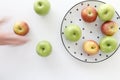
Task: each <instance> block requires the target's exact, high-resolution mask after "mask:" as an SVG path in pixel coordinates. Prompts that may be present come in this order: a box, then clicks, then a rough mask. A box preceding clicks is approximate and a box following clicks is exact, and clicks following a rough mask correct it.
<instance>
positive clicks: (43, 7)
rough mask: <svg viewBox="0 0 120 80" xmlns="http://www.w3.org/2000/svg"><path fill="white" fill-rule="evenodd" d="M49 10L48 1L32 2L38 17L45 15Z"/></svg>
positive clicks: (37, 0)
mask: <svg viewBox="0 0 120 80" xmlns="http://www.w3.org/2000/svg"><path fill="white" fill-rule="evenodd" d="M49 10H50V2H49V1H48V0H36V1H35V2H34V11H35V12H36V13H37V14H39V15H42V16H43V15H46V14H48V12H49Z"/></svg>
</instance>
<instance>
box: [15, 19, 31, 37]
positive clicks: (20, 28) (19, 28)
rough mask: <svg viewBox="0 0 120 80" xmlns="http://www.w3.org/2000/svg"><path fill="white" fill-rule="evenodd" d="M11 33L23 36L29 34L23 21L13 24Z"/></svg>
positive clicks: (27, 27)
mask: <svg viewBox="0 0 120 80" xmlns="http://www.w3.org/2000/svg"><path fill="white" fill-rule="evenodd" d="M13 31H14V32H15V33H16V34H18V35H21V36H24V35H26V34H27V33H28V32H29V26H28V24H27V22H25V21H18V22H16V23H15V24H14V26H13Z"/></svg>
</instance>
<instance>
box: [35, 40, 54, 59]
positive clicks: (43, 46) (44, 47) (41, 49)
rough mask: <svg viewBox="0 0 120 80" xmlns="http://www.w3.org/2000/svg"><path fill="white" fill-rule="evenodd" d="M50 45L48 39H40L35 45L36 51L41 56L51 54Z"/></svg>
mask: <svg viewBox="0 0 120 80" xmlns="http://www.w3.org/2000/svg"><path fill="white" fill-rule="evenodd" d="M51 51H52V46H51V44H50V42H48V41H45V40H43V41H40V42H39V43H38V44H37V46H36V52H37V53H38V55H40V56H42V57H47V56H49V55H50V54H51Z"/></svg>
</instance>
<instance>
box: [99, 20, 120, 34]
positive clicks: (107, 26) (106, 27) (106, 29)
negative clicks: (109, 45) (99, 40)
mask: <svg viewBox="0 0 120 80" xmlns="http://www.w3.org/2000/svg"><path fill="white" fill-rule="evenodd" d="M101 31H102V33H103V34H105V35H107V36H112V35H114V34H115V33H116V32H117V31H118V24H117V23H116V22H114V21H107V22H104V23H103V24H102V26H101Z"/></svg>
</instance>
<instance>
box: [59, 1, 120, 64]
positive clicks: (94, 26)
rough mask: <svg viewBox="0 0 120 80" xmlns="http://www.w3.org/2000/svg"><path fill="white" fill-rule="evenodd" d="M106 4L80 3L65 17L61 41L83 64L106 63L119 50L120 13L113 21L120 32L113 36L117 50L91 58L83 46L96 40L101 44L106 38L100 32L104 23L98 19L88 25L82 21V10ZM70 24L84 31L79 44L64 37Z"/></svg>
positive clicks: (97, 2) (98, 2) (100, 53)
mask: <svg viewBox="0 0 120 80" xmlns="http://www.w3.org/2000/svg"><path fill="white" fill-rule="evenodd" d="M101 4H105V3H104V2H101V1H93V0H90V1H83V2H80V3H78V4H76V5H74V6H73V7H72V8H71V9H70V10H69V11H68V12H67V13H66V14H65V16H64V18H63V21H62V24H61V31H60V35H61V39H62V42H63V45H64V47H65V49H66V50H67V51H68V53H70V55H72V56H73V57H74V58H76V59H78V60H80V61H83V62H88V63H97V62H101V61H104V60H106V59H108V58H109V57H111V56H112V55H113V54H114V53H115V52H116V51H117V50H118V48H119V46H120V40H119V38H120V17H119V15H118V13H117V12H116V13H115V15H114V17H113V19H112V21H115V22H116V23H117V24H118V25H119V31H118V32H117V33H116V34H115V35H114V36H113V37H114V38H116V39H117V40H118V47H117V49H116V50H115V51H114V52H112V53H109V54H105V53H103V52H101V51H99V53H98V54H96V55H93V56H89V55H87V54H86V53H85V52H84V51H83V49H82V45H83V42H84V41H86V40H95V41H96V42H97V43H99V41H100V39H101V38H102V37H103V36H105V35H103V34H102V32H101V30H100V26H101V24H102V23H103V22H102V21H101V20H100V19H99V18H98V17H97V19H96V21H95V22H93V23H86V22H84V21H83V20H82V18H81V10H82V9H83V8H85V7H87V6H93V7H94V8H96V9H97V8H98V6H99V5H101ZM69 24H77V25H79V26H80V28H81V29H82V37H81V39H80V40H79V41H77V42H70V41H68V40H66V38H65V36H64V28H65V27H66V26H67V25H69Z"/></svg>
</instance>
